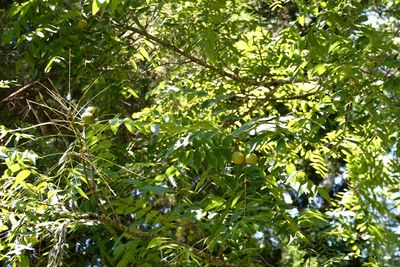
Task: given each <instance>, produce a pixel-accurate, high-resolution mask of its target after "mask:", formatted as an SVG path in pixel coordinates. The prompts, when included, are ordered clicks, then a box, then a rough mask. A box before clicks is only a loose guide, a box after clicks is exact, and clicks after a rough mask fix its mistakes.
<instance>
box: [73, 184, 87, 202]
mask: <svg viewBox="0 0 400 267" xmlns="http://www.w3.org/2000/svg"><path fill="white" fill-rule="evenodd" d="M74 188H75V189H76V191H78V193H79V195H81V196H83V197H84V198H86V199H89V197H88V196H87V195H86V194H85V192H83V190H82V189H81V188H80V187H79V186H74Z"/></svg>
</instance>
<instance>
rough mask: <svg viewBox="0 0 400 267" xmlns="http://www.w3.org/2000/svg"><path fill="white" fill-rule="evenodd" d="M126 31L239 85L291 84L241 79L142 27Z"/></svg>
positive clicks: (284, 81) (288, 82)
mask: <svg viewBox="0 0 400 267" xmlns="http://www.w3.org/2000/svg"><path fill="white" fill-rule="evenodd" d="M126 29H128V30H130V31H132V32H134V33H136V34H139V35H141V36H143V37H144V38H146V39H147V40H149V41H152V42H154V43H157V44H159V45H161V46H163V47H165V48H166V49H168V50H170V51H173V52H175V53H176V54H178V55H181V56H183V57H185V58H187V59H189V60H190V61H191V62H193V63H196V64H197V65H199V66H202V67H203V68H206V69H209V70H211V71H213V72H215V73H218V74H219V75H221V76H224V77H227V78H230V79H232V80H234V81H236V82H239V83H243V84H247V85H254V86H265V87H270V86H280V85H283V84H290V83H292V82H293V81H292V80H291V79H279V80H270V81H257V80H253V79H249V78H246V77H241V76H238V75H236V74H234V73H231V72H228V71H225V70H223V69H220V68H217V67H215V66H213V65H211V64H209V63H207V62H205V61H204V60H202V59H200V58H198V57H195V56H193V55H191V54H189V53H188V52H186V51H184V50H182V49H181V48H179V47H177V46H175V45H173V44H170V43H168V42H166V41H164V40H162V39H160V38H158V37H156V36H154V35H152V34H150V33H149V32H147V31H146V30H145V29H144V28H142V27H140V29H138V28H135V27H132V26H126Z"/></svg>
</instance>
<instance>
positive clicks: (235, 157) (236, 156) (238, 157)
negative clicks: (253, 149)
mask: <svg viewBox="0 0 400 267" xmlns="http://www.w3.org/2000/svg"><path fill="white" fill-rule="evenodd" d="M232 162H233V163H234V164H236V165H242V164H243V162H244V154H243V153H242V152H240V151H235V152H233V153H232Z"/></svg>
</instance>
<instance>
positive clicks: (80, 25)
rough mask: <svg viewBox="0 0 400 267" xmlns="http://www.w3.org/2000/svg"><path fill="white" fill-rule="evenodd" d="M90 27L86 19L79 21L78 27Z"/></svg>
mask: <svg viewBox="0 0 400 267" xmlns="http://www.w3.org/2000/svg"><path fill="white" fill-rule="evenodd" d="M87 27H88V23H87V22H86V21H84V20H80V21H78V28H79V29H81V30H84V29H86V28H87Z"/></svg>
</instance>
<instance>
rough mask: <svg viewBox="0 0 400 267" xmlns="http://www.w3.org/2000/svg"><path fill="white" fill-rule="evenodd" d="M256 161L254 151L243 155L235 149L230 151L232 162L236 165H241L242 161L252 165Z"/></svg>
mask: <svg viewBox="0 0 400 267" xmlns="http://www.w3.org/2000/svg"><path fill="white" fill-rule="evenodd" d="M257 161H258V157H257V155H256V154H254V153H249V154H247V155H245V154H244V153H243V152H240V151H235V152H233V153H232V162H233V163H234V164H236V165H242V164H243V163H246V164H249V165H254V164H256V163H257Z"/></svg>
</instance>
